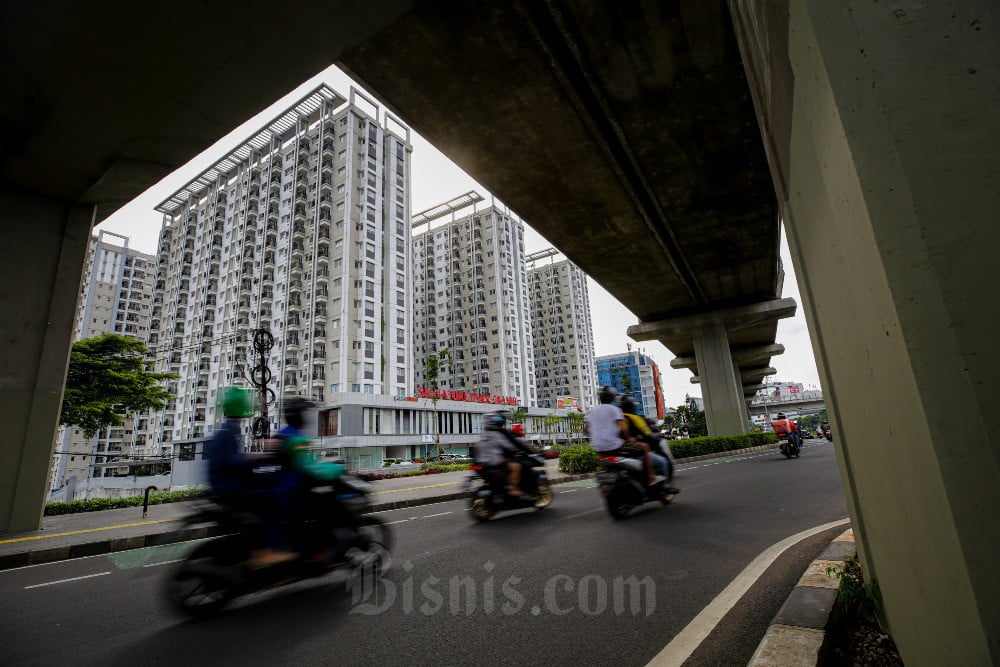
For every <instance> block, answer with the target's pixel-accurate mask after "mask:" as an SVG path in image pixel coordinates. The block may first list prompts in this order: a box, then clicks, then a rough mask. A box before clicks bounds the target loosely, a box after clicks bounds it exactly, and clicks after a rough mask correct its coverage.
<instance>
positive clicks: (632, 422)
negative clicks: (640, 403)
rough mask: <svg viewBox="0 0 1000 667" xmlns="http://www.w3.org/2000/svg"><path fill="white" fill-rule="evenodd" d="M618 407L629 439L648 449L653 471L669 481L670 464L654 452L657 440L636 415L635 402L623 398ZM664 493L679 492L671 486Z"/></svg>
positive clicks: (657, 446)
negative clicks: (623, 417)
mask: <svg viewBox="0 0 1000 667" xmlns="http://www.w3.org/2000/svg"><path fill="white" fill-rule="evenodd" d="M619 405H620V407H621V409H622V412H623V413H624V414H625V423H626V427H627V429H628V435H629V437H630V438H632V439H634V440H635V441H636V442H639V443H642V444H644V445H646V447H647V448H648V449H649V457H650V459H651V460H652V466H653V470H654V471H655V472H656V473H657V474H658V475H662V476H663V477H666V478H667V479H669V478H670V477H671V475H670V474H669V473H668V466H669V465H670V463H669V461H667V457H665V456H663V455H662V454H660V453H659V452H658V451H655V450H657V449H659V447H660V443H659V440H658V439H657V438H656V437H654V435H653V431H652V430H651V429H650V428H649V424H647V423H646V419H645V417H642V416H640V415H637V414H636V412H635V400H634V399H633V398H632V397H631V396H623V397H622V399H621V401H619ZM664 491H665V492H666V493H671V494H677V493H680V492H681V490H680V489H678V488H676V487H673V486H667V487H664Z"/></svg>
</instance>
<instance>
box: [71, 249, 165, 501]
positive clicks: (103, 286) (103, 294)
mask: <svg viewBox="0 0 1000 667" xmlns="http://www.w3.org/2000/svg"><path fill="white" fill-rule="evenodd" d="M128 244H129V239H128V238H127V237H125V236H120V235H118V234H112V233H110V232H106V231H101V232H99V233H98V235H97V236H94V237H91V239H90V247H89V249H88V251H87V263H86V264H85V268H84V275H83V282H82V283H81V285H80V298H79V301H78V302H77V309H76V323H75V326H74V330H73V340H74V341H78V340H83V339H84V338H92V337H94V336H99V335H101V334H105V333H114V334H119V335H122V336H128V337H130V338H136V339H138V340H141V341H143V342H145V341H146V336H147V334H148V332H149V326H150V313H151V310H150V306H151V304H152V297H153V276H154V273H155V271H156V258H155V257H153V256H152V255H147V254H145V253H141V252H138V251H136V250H134V249H132V248H129V247H128ZM148 418H149V415H145V414H142V415H136V416H134V417H133V418H130V419H127V420H126V421H125V423H124V424H123V425H122V426H116V427H112V428H106V429H101V431H100V432H98V434H97V435H96V436H95V437H93V438H87V437H86V436H85V435H84V434H83V432H82V431H81V430H80V429H79V428H76V427H63V428H60V429H59V433H58V435H57V436H56V454H55V456H54V458H53V466H52V471H53V472H52V488H61V487H63V486H64V485H65V484H66V483H67V482H69V481H70V480H71V479H75V480H77V481H83V480H85V479H87V478H88V477H100V476H104V475H113V474H116V472H117V470H116V469H115V468H114V467H113V466H109V465H108V464H109V463H113V462H114V460H115V459H118V458H119V457H124V458H132V457H134V456H137V455H143V454H145V445H146V441H145V440H146V436H145V433H144V431H145V428H146V424H147V421H148Z"/></svg>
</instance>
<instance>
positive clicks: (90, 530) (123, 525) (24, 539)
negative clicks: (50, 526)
mask: <svg viewBox="0 0 1000 667" xmlns="http://www.w3.org/2000/svg"><path fill="white" fill-rule="evenodd" d="M180 520H181V517H177V518H176V519H157V520H156V521H136V522H135V523H120V524H118V525H117V526H102V527H101V528H87V529H85V530H71V531H69V532H66V533H52V534H51V535H33V536H31V537H15V538H14V539H11V540H0V544H14V543H15V542H34V541H35V540H48V539H52V538H53V537H66V536H67V535H83V534H84V533H96V532H99V531H102V530H115V529H116V528H134V527H135V526H152V525H154V524H157V523H171V522H173V521H180Z"/></svg>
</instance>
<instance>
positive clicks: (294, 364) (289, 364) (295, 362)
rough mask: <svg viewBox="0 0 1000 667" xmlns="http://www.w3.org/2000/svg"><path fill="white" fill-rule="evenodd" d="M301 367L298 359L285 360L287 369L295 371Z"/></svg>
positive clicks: (288, 358) (287, 358)
mask: <svg viewBox="0 0 1000 667" xmlns="http://www.w3.org/2000/svg"><path fill="white" fill-rule="evenodd" d="M298 367H299V360H298V359H297V358H296V357H286V358H285V369H286V370H287V369H295V368H298Z"/></svg>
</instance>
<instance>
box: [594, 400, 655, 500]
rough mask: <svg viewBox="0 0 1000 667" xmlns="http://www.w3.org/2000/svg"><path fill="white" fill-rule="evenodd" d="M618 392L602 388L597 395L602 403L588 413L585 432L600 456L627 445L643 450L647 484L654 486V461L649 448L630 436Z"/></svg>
mask: <svg viewBox="0 0 1000 667" xmlns="http://www.w3.org/2000/svg"><path fill="white" fill-rule="evenodd" d="M617 397H618V390H617V389H615V388H614V387H612V386H610V385H605V386H604V387H601V390H600V391H599V392H598V393H597V399H598V401H600V403H599V404H598V405H596V406H594V408H593V409H592V410H591V411H590V412H588V413H587V417H586V421H585V422H584V432H585V433H586V434H587V435H588V437H589V438H590V444H591V446H592V447H593V448H594V451H596V452H598V453H600V454H612V453H615V452H618V451H620V450H621V449H622V448H623V447H625V445H626V443H630V444H633V445H636V446H638V447H639V448H640V449H641V450H642V461H643V467H644V469H645V471H646V477H647V483H648V484H653V483H654V482H655V481H656V478H655V477H654V475H653V461H652V458H651V457H650V455H649V446H648V445H646V444H645V443H641V442H637V441H636V440H635V439H634V438H632V437H631V436H630V435H629V431H628V424H627V422H626V421H625V414H624V413H623V412H622V410H621V408H620V407H618V406H617V405H615V399H616V398H617Z"/></svg>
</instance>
